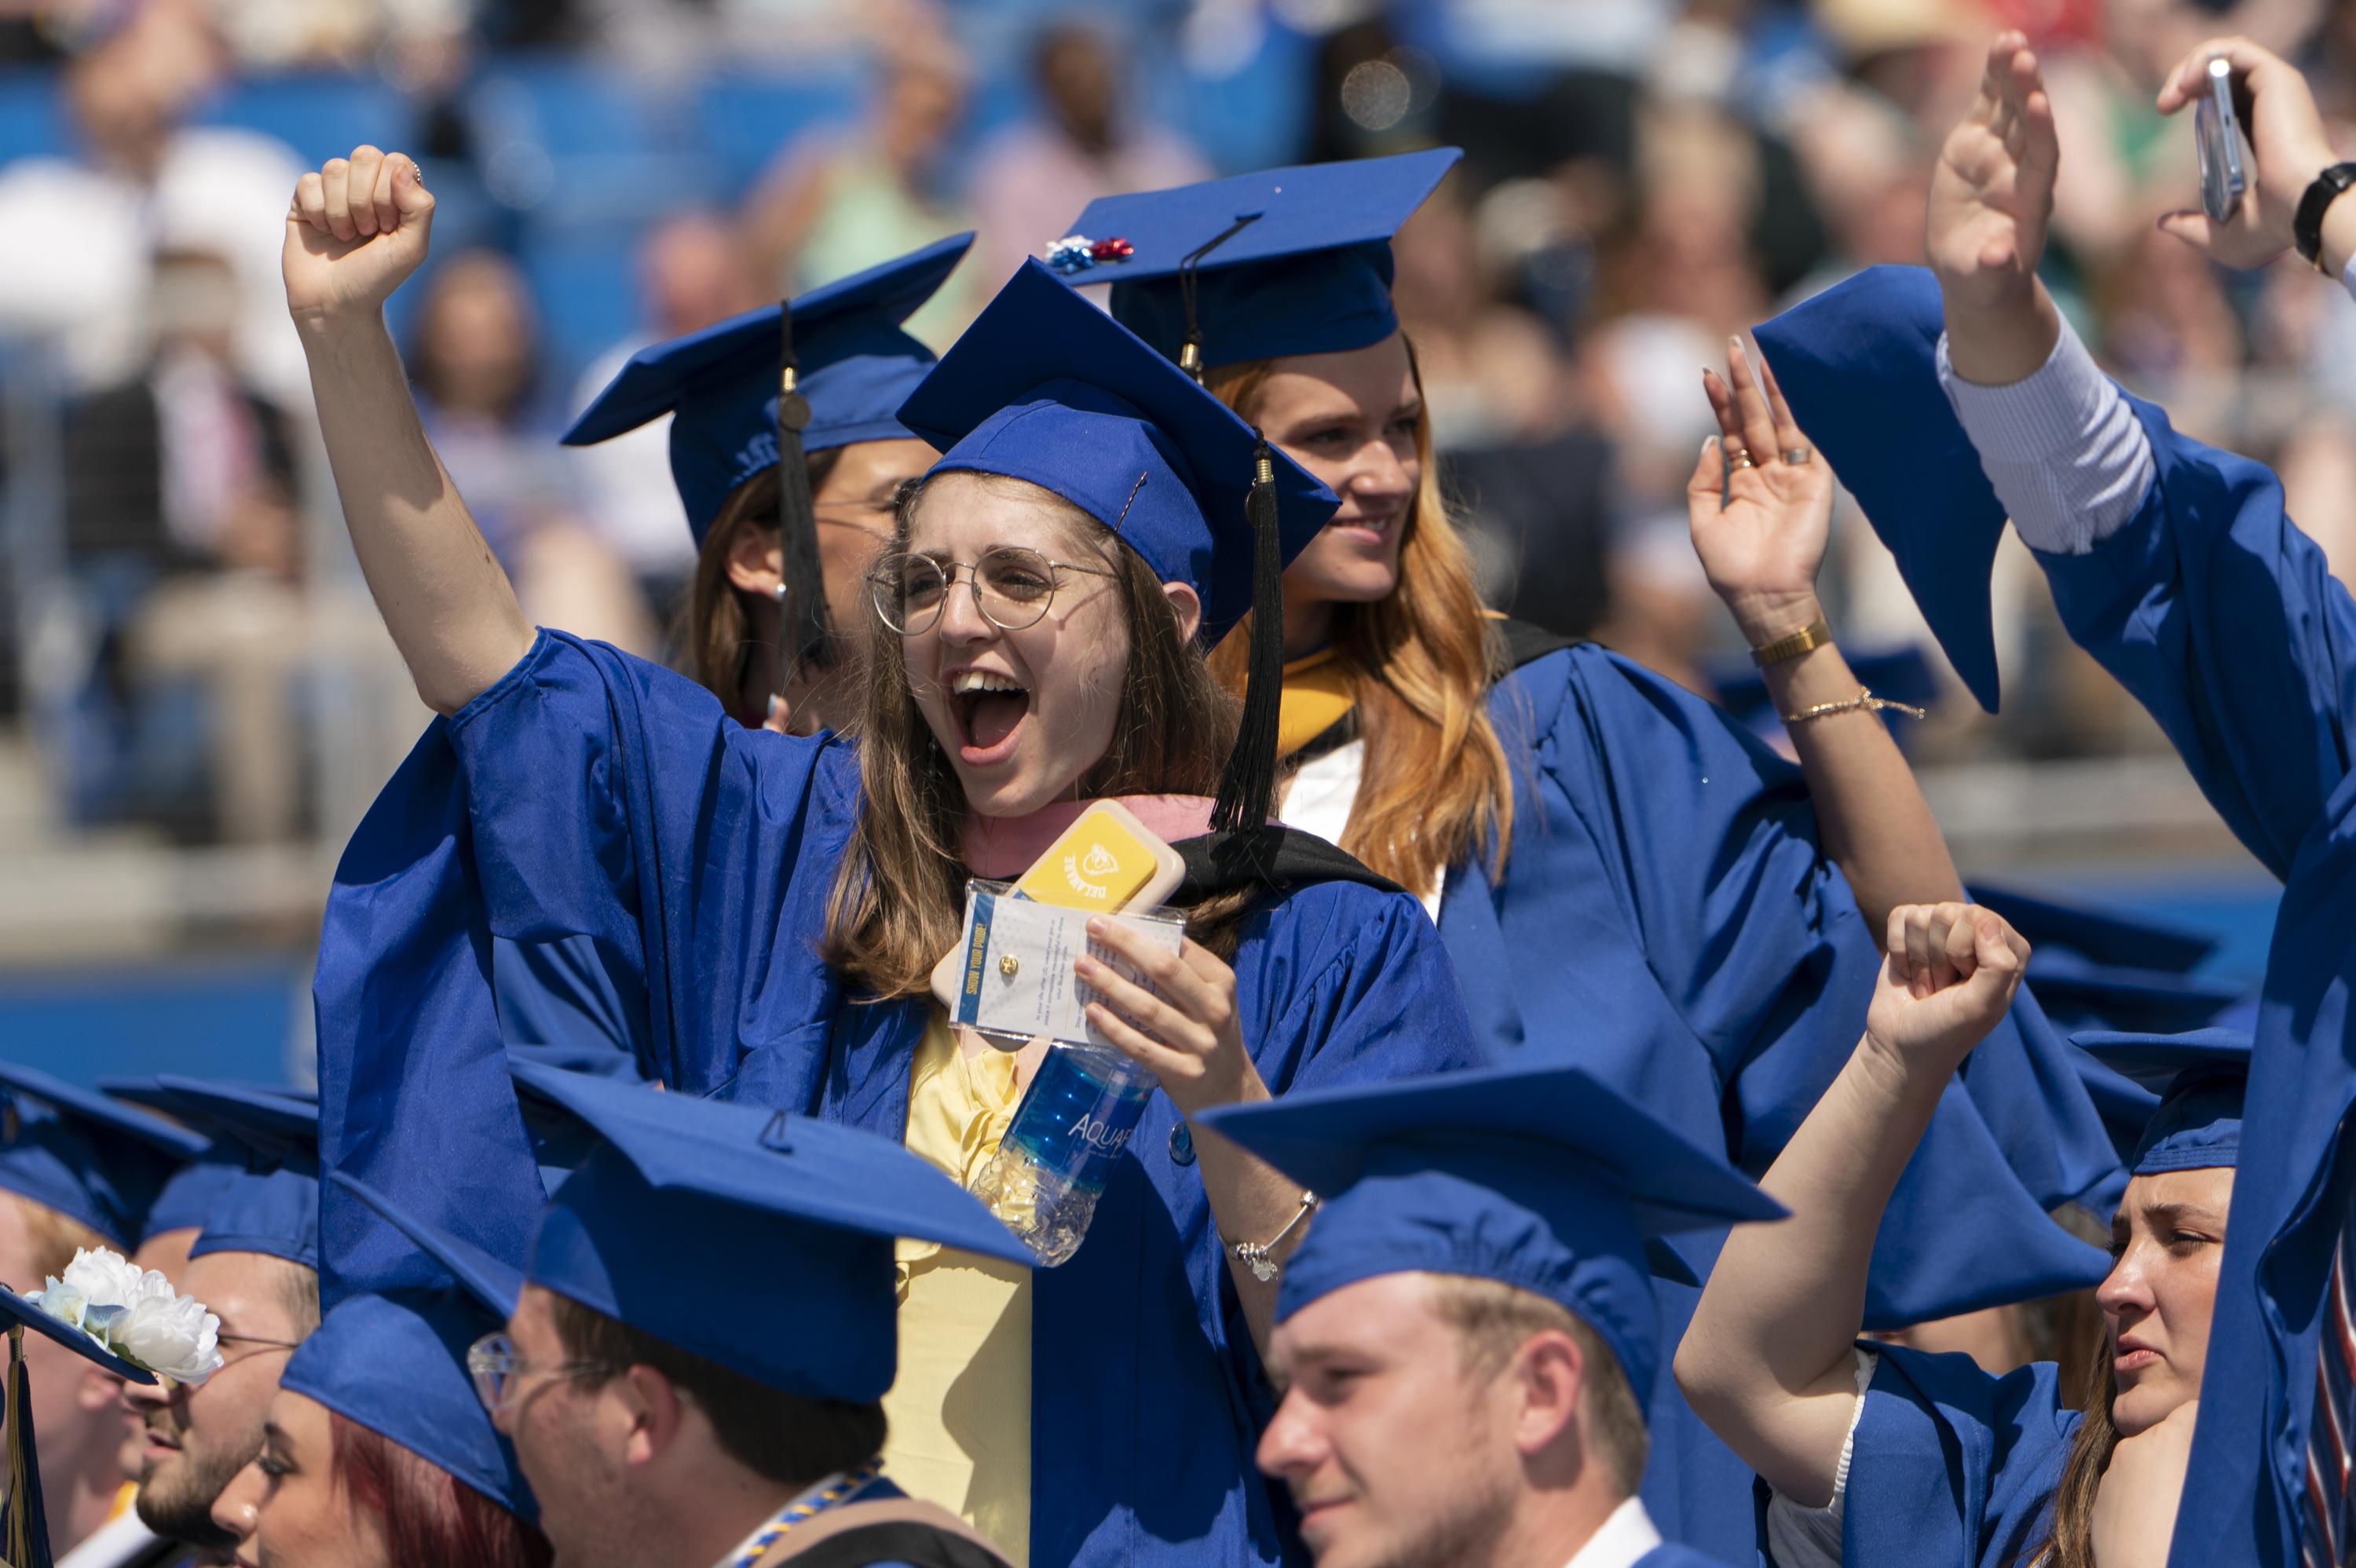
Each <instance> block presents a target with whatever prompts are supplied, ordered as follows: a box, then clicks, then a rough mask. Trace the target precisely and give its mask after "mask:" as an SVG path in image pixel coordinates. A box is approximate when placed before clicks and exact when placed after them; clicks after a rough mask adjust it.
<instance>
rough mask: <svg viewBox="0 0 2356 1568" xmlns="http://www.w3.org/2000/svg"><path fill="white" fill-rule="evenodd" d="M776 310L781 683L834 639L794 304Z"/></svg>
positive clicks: (817, 663) (827, 655) (822, 661)
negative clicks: (805, 436)
mask: <svg viewBox="0 0 2356 1568" xmlns="http://www.w3.org/2000/svg"><path fill="white" fill-rule="evenodd" d="M777 315H778V319H779V323H780V332H781V334H782V336H783V340H784V341H783V345H782V348H783V358H782V361H781V368H780V369H779V372H778V376H777V539H778V542H779V544H780V545H781V546H782V550H783V559H782V562H781V567H780V570H781V571H782V572H783V576H784V581H785V585H786V592H785V603H784V606H783V608H784V614H783V617H782V625H781V627H780V630H779V632H778V635H777V680H778V684H779V685H780V686H781V687H782V686H784V685H786V684H787V683H789V682H791V681H792V679H793V678H794V676H795V675H796V673H797V672H798V671H799V670H800V668H801V667H802V666H803V665H804V664H805V663H808V664H809V665H812V666H814V667H820V668H822V667H825V666H826V665H827V664H828V663H829V662H830V660H831V659H832V657H833V639H832V637H831V635H830V630H831V628H830V623H829V622H828V619H827V613H826V572H825V570H824V568H823V567H822V566H820V564H819V554H818V507H817V503H816V502H815V501H813V500H812V499H811V497H810V484H809V460H808V458H807V457H806V455H805V454H804V453H803V452H802V432H803V430H804V429H806V428H807V427H808V426H809V421H810V411H809V402H808V401H807V400H805V399H804V398H803V397H802V395H801V393H800V392H799V391H798V390H796V389H795V386H796V383H797V382H798V380H799V379H800V372H799V369H798V367H797V366H796V364H795V362H794V313H793V307H792V306H791V305H790V304H780V305H779V306H778V307H777Z"/></svg>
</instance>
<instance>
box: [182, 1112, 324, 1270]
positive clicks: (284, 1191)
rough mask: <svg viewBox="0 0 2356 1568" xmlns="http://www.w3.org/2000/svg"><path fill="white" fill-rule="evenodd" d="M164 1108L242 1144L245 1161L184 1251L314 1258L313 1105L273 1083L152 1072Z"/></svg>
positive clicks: (307, 1262) (299, 1260)
mask: <svg viewBox="0 0 2356 1568" xmlns="http://www.w3.org/2000/svg"><path fill="white" fill-rule="evenodd" d="M155 1086H156V1088H157V1089H158V1090H159V1091H161V1093H163V1095H164V1096H165V1102H166V1108H167V1109H169V1110H170V1111H171V1113H172V1114H173V1115H176V1116H177V1117H179V1118H180V1119H181V1120H182V1121H184V1122H187V1124H188V1125H190V1126H193V1127H196V1128H197V1129H198V1130H199V1131H201V1132H204V1133H207V1134H209V1135H210V1136H212V1137H213V1138H214V1139H215V1140H217V1141H219V1142H222V1143H226V1144H229V1145H230V1146H231V1147H235V1148H237V1149H239V1150H241V1151H242V1153H243V1155H244V1157H245V1168H244V1169H243V1170H241V1171H240V1172H239V1173H238V1174H237V1176H236V1177H235V1178H234V1179H232V1180H230V1182H228V1183H227V1184H226V1185H225V1186H224V1187H223V1188H222V1189H221V1191H220V1195H219V1196H218V1197H216V1198H215V1199H214V1200H213V1202H212V1207H211V1208H209V1209H208V1210H206V1211H205V1221H204V1233H203V1234H202V1235H200V1236H198V1238H197V1243H196V1245H195V1246H193V1247H191V1248H189V1249H188V1253H189V1256H191V1257H203V1256H205V1255H206V1254H208V1253H263V1254H265V1255H267V1256H270V1257H273V1258H284V1259H285V1260H286V1261H287V1262H288V1263H295V1264H302V1265H303V1266H304V1267H305V1268H308V1269H316V1268H317V1267H318V1266H319V1107H318V1106H317V1105H316V1104H310V1103H308V1102H305V1101H303V1100H296V1099H290V1098H287V1097H285V1096H284V1095H282V1094H280V1093H278V1092H276V1091H274V1090H269V1089H257V1088H253V1087H251V1086H249V1085H243V1084H233V1083H207V1082H206V1081H204V1080H202V1079H198V1078H183V1077H180V1076H178V1075H177V1074H174V1073H168V1072H167V1073H163V1074H160V1075H159V1076H158V1077H157V1078H156V1080H155Z"/></svg>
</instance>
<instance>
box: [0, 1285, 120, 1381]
mask: <svg viewBox="0 0 2356 1568" xmlns="http://www.w3.org/2000/svg"><path fill="white" fill-rule="evenodd" d="M11 1323H21V1324H23V1325H24V1326H25V1327H26V1328H30V1329H32V1330H33V1331H34V1332H35V1333H37V1334H40V1335H42V1336H43V1337H45V1338H47V1339H55V1340H56V1341H57V1342H58V1343H59V1344H60V1345H63V1346H64V1347H65V1348H66V1349H69V1350H71V1351H72V1352H73V1353H74V1354H76V1355H78V1356H80V1357H81V1358H82V1359H83V1360H86V1361H88V1362H90V1364H91V1365H92V1366H94V1367H96V1368H98V1369H99V1370H100V1371H107V1372H112V1373H113V1374H114V1375H115V1376H116V1377H118V1378H121V1379H122V1380H123V1381H125V1382H134V1383H153V1382H154V1381H155V1373H153V1372H151V1371H147V1370H146V1369H145V1368H144V1367H141V1366H139V1365H138V1364H137V1363H136V1362H133V1361H126V1360H123V1358H122V1357H120V1356H118V1355H116V1354H115V1353H114V1352H113V1351H112V1350H109V1349H106V1347H105V1346H103V1345H101V1344H100V1343H99V1342H98V1341H97V1340H96V1339H91V1337H90V1336H89V1335H88V1334H85V1333H83V1332H82V1331H81V1330H80V1328H75V1327H74V1326H73V1325H72V1324H70V1323H68V1322H67V1321H65V1319H63V1318H61V1317H51V1316H50V1315H49V1314H48V1313H47V1312H44V1311H42V1310H41V1307H40V1304H39V1303H38V1302H36V1301H34V1300H33V1299H32V1298H31V1296H27V1295H26V1294H25V1293H23V1292H20V1291H16V1290H11V1289H9V1288H8V1287H7V1286H6V1285H0V1331H5V1328H7V1326H8V1325H9V1324H11Z"/></svg>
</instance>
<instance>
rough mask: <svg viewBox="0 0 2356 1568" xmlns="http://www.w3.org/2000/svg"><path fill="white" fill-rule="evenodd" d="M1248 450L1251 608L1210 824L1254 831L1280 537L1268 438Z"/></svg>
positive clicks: (1279, 614) (1266, 752)
mask: <svg viewBox="0 0 2356 1568" xmlns="http://www.w3.org/2000/svg"><path fill="white" fill-rule="evenodd" d="M1252 434H1253V435H1254V436H1255V437H1256V438H1258V443H1259V444H1258V447H1257V448H1256V449H1255V450H1254V452H1253V453H1252V486H1251V494H1250V496H1248V497H1247V498H1246V499H1245V501H1244V515H1245V516H1246V517H1248V518H1249V519H1250V520H1251V529H1252V607H1251V619H1252V627H1251V655H1250V661H1249V666H1248V668H1249V674H1248V676H1247V677H1246V679H1245V684H1244V714H1243V721H1242V722H1241V723H1240V724H1238V725H1237V728H1236V749H1235V750H1234V751H1233V752H1229V753H1228V754H1227V766H1226V772H1225V773H1223V774H1222V775H1221V776H1220V779H1219V798H1218V802H1217V804H1216V805H1215V806H1213V808H1212V811H1211V826H1212V827H1213V828H1215V829H1217V830H1221V831H1230V832H1231V831H1234V830H1236V829H1237V828H1244V829H1251V830H1257V829H1258V828H1259V827H1263V826H1265V825H1266V823H1267V822H1268V819H1269V816H1273V815H1274V814H1275V810H1276V733H1277V720H1278V718H1279V717H1280V713H1281V711H1282V708H1283V702H1284V592H1283V577H1284V541H1283V539H1282V538H1281V536H1280V534H1279V532H1278V528H1279V524H1278V521H1277V513H1276V464H1275V461H1274V459H1272V458H1271V457H1270V456H1269V450H1268V438H1267V437H1266V436H1264V435H1261V434H1260V432H1259V430H1258V427H1256V426H1255V427H1254V428H1253V431H1252Z"/></svg>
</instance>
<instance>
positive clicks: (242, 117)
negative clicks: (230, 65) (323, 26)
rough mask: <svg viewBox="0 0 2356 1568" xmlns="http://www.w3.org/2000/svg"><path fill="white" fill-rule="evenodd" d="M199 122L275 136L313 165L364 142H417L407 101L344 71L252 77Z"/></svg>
mask: <svg viewBox="0 0 2356 1568" xmlns="http://www.w3.org/2000/svg"><path fill="white" fill-rule="evenodd" d="M197 118H198V120H199V121H200V122H201V123H205V124H208V125H235V126H239V127H241V128H242V129H245V130H248V131H260V132H262V133H265V134H267V135H272V136H275V137H277V138H278V139H279V140H280V141H282V142H284V143H285V144H287V145H289V146H291V147H293V148H294V149H295V155H297V156H298V157H300V158H301V159H302V160H303V161H304V162H305V163H306V164H310V165H319V164H323V163H326V162H327V160H328V159H329V158H335V157H341V156H342V155H344V154H346V153H348V152H350V151H351V150H352V149H353V148H354V147H357V146H359V144H362V143H363V142H367V143H373V144H375V145H377V146H380V147H400V146H406V145H408V144H411V143H412V142H413V141H414V140H415V135H414V133H415V130H416V114H415V111H414V110H413V109H412V107H411V105H410V101H409V100H408V99H406V98H404V97H402V94H401V93H400V92H398V91H394V89H393V88H392V87H391V84H389V83H388V82H386V81H385V80H383V79H382V78H381V77H376V76H369V75H361V74H348V73H346V72H342V71H295V72H290V73H288V74H286V75H284V76H263V77H253V78H250V79H248V80H244V81H241V82H238V83H236V84H235V85H233V86H232V87H230V89H229V91H227V92H225V93H223V94H222V95H221V96H220V98H218V99H216V100H214V101H212V102H211V103H209V104H208V105H207V106H206V107H205V109H204V110H203V111H202V112H200V113H199V114H198V117H197Z"/></svg>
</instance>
